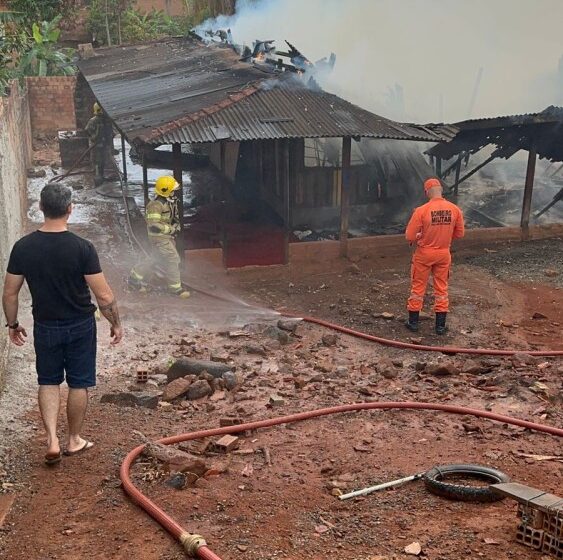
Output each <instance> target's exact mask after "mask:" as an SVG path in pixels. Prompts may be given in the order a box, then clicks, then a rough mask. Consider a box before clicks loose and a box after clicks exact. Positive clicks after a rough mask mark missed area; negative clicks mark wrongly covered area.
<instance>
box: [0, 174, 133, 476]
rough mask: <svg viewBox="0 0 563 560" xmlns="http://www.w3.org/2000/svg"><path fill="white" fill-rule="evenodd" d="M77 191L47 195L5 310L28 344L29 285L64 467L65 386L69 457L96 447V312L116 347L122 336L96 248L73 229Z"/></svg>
mask: <svg viewBox="0 0 563 560" xmlns="http://www.w3.org/2000/svg"><path fill="white" fill-rule="evenodd" d="M71 195H72V191H71V190H70V189H69V188H68V187H65V186H63V185H60V184H55V183H52V184H48V185H47V186H46V187H45V188H44V189H43V190H42V191H41V200H40V208H41V211H42V212H43V214H44V216H45V223H44V224H43V226H42V227H41V228H39V230H37V231H35V232H33V233H31V234H29V235H26V236H25V237H23V238H22V239H20V240H19V241H18V242H17V243H16V244H15V245H14V247H13V249H12V253H11V255H10V260H9V262H8V270H7V274H6V279H5V282H4V293H3V297H2V303H3V306H4V314H5V315H6V319H7V324H6V326H7V327H8V329H9V336H10V340H11V341H12V342H13V343H14V344H15V345H16V346H22V345H23V344H24V343H25V339H26V337H27V333H26V331H25V329H24V328H23V327H22V326H21V325H20V324H19V322H18V320H17V317H18V296H19V292H20V289H21V287H22V285H23V282H24V280H25V281H26V282H27V285H28V287H29V291H30V292H31V302H32V311H33V336H34V347H35V354H36V369H37V377H38V381H39V409H40V411H41V417H42V419H43V423H44V425H45V430H46V432H47V452H46V455H45V463H46V464H48V465H53V464H56V463H58V462H59V461H60V460H61V456H62V453H61V446H60V444H59V439H58V436H57V419H58V415H59V406H60V385H61V383H62V382H63V381H64V380H65V378H66V382H67V384H68V387H69V392H68V400H67V419H68V441H67V445H66V450H65V451H64V455H76V454H77V453H80V452H83V451H86V450H88V449H90V448H92V447H93V445H94V444H93V443H92V442H90V441H87V440H85V439H83V438H82V437H81V436H80V432H81V429H82V424H83V422H84V417H85V415H86V408H87V404H88V388H89V387H93V386H95V385H96V321H95V317H94V312H95V311H96V306H95V305H94V304H93V303H92V299H91V296H90V290H92V292H93V293H94V296H95V297H96V300H97V303H98V305H99V308H100V311H101V313H102V314H103V315H104V317H106V319H107V320H108V321H109V322H110V325H111V329H110V334H111V337H112V341H111V342H112V344H117V343H118V342H119V341H120V340H121V338H122V336H123V333H122V328H121V321H120V318H119V312H118V309H117V303H116V301H115V298H114V296H113V293H112V291H111V288H110V287H109V285H108V283H107V281H106V279H105V277H104V274H103V272H102V269H101V267H100V261H99V259H98V254H97V252H96V249H95V248H94V246H93V245H92V243H90V242H89V241H86V240H85V239H82V238H81V237H78V236H77V235H75V234H74V233H71V232H69V231H68V229H67V222H68V218H69V216H70V213H71V211H72V204H71Z"/></svg>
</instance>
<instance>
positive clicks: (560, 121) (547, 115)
mask: <svg viewBox="0 0 563 560" xmlns="http://www.w3.org/2000/svg"><path fill="white" fill-rule="evenodd" d="M455 129H457V132H456V131H455ZM452 133H453V138H452V139H451V140H449V141H446V142H442V143H439V144H437V145H436V146H434V147H432V148H430V149H429V150H428V151H427V152H426V153H427V154H430V155H432V156H436V157H440V158H442V159H445V160H448V159H451V158H452V157H454V156H456V155H459V154H474V153H476V152H478V151H479V150H481V149H482V148H484V147H485V146H487V145H489V144H494V145H495V146H496V147H497V149H496V150H495V156H496V157H502V158H509V157H510V156H512V155H513V154H515V153H516V152H517V151H518V150H527V151H530V149H531V148H534V149H535V150H536V152H537V154H538V155H539V157H540V158H546V159H548V160H551V161H563V107H555V106H551V107H548V108H547V109H544V110H543V111H541V112H540V113H528V114H525V115H511V116H506V117H493V118H484V119H471V120H467V121H462V122H458V123H455V125H454V128H453V129H452Z"/></svg>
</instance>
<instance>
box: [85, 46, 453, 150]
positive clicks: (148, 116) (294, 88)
mask: <svg viewBox="0 0 563 560" xmlns="http://www.w3.org/2000/svg"><path fill="white" fill-rule="evenodd" d="M78 67H79V69H80V71H81V72H82V74H83V75H84V77H85V78H86V80H87V81H88V83H89V84H90V87H91V88H92V90H93V92H94V95H95V96H96V98H97V99H98V101H99V103H100V105H101V106H102V107H103V109H104V110H105V111H106V113H107V114H108V115H109V116H110V118H111V119H112V120H113V121H114V122H115V124H116V126H117V127H118V128H119V129H120V130H121V131H122V132H123V133H124V134H125V135H126V136H127V138H128V139H129V140H130V141H134V140H141V141H144V142H148V143H150V144H153V145H158V144H166V143H174V142H190V143H198V142H216V141H219V140H226V139H229V140H237V141H243V140H261V139H273V138H312V137H341V136H354V137H368V138H390V139H399V140H419V141H427V142H438V141H441V140H445V139H449V138H451V137H452V136H453V132H452V130H451V129H450V128H448V127H443V126H442V125H426V126H423V125H415V124H407V123H398V122H394V121H391V120H389V119H385V118H384V117H380V116H378V115H375V114H373V113H370V112H369V111H366V110H365V109H362V108H360V107H357V106H356V105H353V104H351V103H349V102H347V101H345V100H343V99H341V98H339V97H337V96H336V95H333V94H329V93H327V92H324V91H322V90H320V89H319V88H308V87H306V86H305V84H304V83H303V81H302V80H301V79H300V78H298V77H296V76H295V75H294V74H291V73H289V72H286V73H282V74H272V73H271V72H268V71H265V70H264V66H263V65H261V66H256V65H252V64H249V63H246V62H241V61H240V60H239V57H238V55H237V53H235V52H234V51H233V50H232V49H231V48H229V47H225V46H221V45H217V44H211V45H207V44H204V43H202V42H201V41H199V40H197V39H195V38H192V37H188V38H170V39H165V40H161V41H155V42H151V43H147V44H143V45H130V46H122V47H111V48H105V49H98V50H96V56H94V57H92V58H88V59H85V60H81V61H79V63H78Z"/></svg>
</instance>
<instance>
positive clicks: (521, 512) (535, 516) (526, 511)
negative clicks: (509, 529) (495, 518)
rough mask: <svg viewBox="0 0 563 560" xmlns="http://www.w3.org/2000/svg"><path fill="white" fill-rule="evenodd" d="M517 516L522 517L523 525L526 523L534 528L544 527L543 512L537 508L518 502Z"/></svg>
mask: <svg viewBox="0 0 563 560" xmlns="http://www.w3.org/2000/svg"><path fill="white" fill-rule="evenodd" d="M518 517H520V518H521V519H522V523H523V524H524V525H528V526H530V527H532V528H534V529H544V521H545V517H546V515H545V513H544V512H543V511H540V510H539V509H535V508H532V507H529V506H527V505H526V504H519V506H518Z"/></svg>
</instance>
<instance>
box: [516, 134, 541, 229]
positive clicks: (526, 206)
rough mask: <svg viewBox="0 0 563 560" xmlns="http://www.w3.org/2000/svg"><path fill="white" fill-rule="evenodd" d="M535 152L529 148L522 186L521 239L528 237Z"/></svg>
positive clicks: (532, 148)
mask: <svg viewBox="0 0 563 560" xmlns="http://www.w3.org/2000/svg"><path fill="white" fill-rule="evenodd" d="M536 160H537V152H536V148H535V146H534V145H532V147H531V148H530V152H529V154H528V166H527V168H526V184H525V186H524V200H523V201H522V219H521V220H520V227H521V228H522V238H523V239H527V238H528V237H529V235H530V232H529V224H530V210H531V209H532V194H533V190H534V177H535V174H536Z"/></svg>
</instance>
